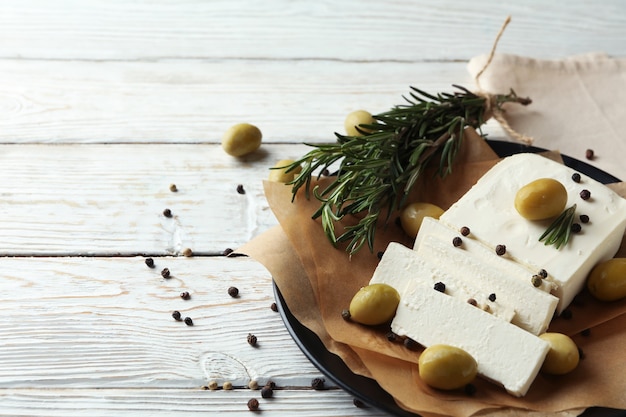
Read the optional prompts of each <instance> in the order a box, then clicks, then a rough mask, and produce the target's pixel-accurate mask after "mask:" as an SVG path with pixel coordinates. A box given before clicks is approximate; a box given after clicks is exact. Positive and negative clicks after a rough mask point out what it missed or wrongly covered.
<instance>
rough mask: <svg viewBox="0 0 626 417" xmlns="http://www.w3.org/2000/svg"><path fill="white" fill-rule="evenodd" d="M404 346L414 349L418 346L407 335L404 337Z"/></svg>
mask: <svg viewBox="0 0 626 417" xmlns="http://www.w3.org/2000/svg"><path fill="white" fill-rule="evenodd" d="M403 343H404V347H405V348H407V349H409V350H415V349H417V348H418V347H419V344H418V343H417V342H416V341H415V340H413V339H411V338H410V337H407V338H406V339H404V342H403Z"/></svg>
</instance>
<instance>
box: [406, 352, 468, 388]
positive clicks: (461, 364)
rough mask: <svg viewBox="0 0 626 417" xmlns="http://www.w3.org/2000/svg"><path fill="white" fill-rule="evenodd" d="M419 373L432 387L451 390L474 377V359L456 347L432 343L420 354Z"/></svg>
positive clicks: (462, 385)
mask: <svg viewBox="0 0 626 417" xmlns="http://www.w3.org/2000/svg"><path fill="white" fill-rule="evenodd" d="M418 365H419V374H420V378H422V380H423V381H424V382H425V383H426V384H428V385H430V386H431V387H433V388H439V389H445V390H451V389H457V388H462V387H464V386H465V385H467V384H469V383H470V382H472V381H473V380H474V378H476V373H477V371H478V364H477V363H476V360H475V359H474V358H473V357H472V355H470V354H469V353H467V352H466V351H464V350H463V349H460V348H458V347H454V346H449V345H432V346H430V347H429V348H426V349H425V350H424V351H423V352H422V354H421V355H420V358H419V361H418Z"/></svg>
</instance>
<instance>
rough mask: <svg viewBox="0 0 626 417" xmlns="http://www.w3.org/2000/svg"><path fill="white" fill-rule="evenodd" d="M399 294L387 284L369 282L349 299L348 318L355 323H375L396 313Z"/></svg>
mask: <svg viewBox="0 0 626 417" xmlns="http://www.w3.org/2000/svg"><path fill="white" fill-rule="evenodd" d="M399 302H400V294H399V293H398V291H396V289H395V288H393V287H392V286H390V285H387V284H370V285H367V286H365V287H363V288H361V289H360V290H359V291H357V293H356V294H355V295H354V297H352V301H350V308H349V311H350V319H351V320H352V321H355V322H357V323H361V324H367V325H377V324H382V323H385V322H387V321H389V320H391V319H392V318H393V316H394V315H395V314H396V308H398V303H399Z"/></svg>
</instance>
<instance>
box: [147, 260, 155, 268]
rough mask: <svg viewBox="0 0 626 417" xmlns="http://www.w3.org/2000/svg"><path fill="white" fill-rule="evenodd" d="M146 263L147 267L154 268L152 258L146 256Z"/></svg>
mask: <svg viewBox="0 0 626 417" xmlns="http://www.w3.org/2000/svg"><path fill="white" fill-rule="evenodd" d="M146 265H147V266H148V268H154V259H152V258H146Z"/></svg>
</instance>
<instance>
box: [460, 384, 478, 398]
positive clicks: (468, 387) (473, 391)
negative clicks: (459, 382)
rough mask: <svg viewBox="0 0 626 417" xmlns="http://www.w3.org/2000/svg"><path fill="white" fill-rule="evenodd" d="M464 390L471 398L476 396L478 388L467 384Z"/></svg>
mask: <svg viewBox="0 0 626 417" xmlns="http://www.w3.org/2000/svg"><path fill="white" fill-rule="evenodd" d="M463 390H464V391H465V393H466V394H467V395H469V396H473V395H474V394H476V386H475V385H474V384H467V385H466V386H465V388H464V389H463Z"/></svg>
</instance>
